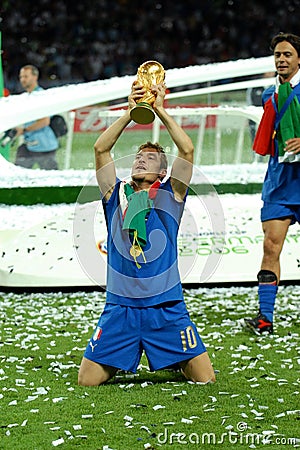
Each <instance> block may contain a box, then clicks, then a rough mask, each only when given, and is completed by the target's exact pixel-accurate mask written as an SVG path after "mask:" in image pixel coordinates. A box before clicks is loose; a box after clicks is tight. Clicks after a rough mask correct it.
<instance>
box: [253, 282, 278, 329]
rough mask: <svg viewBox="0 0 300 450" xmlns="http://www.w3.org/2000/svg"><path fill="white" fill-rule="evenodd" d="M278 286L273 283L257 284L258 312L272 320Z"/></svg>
mask: <svg viewBox="0 0 300 450" xmlns="http://www.w3.org/2000/svg"><path fill="white" fill-rule="evenodd" d="M277 290H278V286H277V285H275V284H259V285H258V299H259V309H260V312H261V313H262V314H263V315H264V316H266V318H267V319H268V320H269V321H270V322H273V313H274V307H275V300H276V294H277Z"/></svg>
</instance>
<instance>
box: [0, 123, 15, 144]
mask: <svg viewBox="0 0 300 450" xmlns="http://www.w3.org/2000/svg"><path fill="white" fill-rule="evenodd" d="M16 134H17V130H16V129H15V128H11V129H10V130H7V131H5V133H4V135H3V137H2V139H1V147H5V146H6V145H7V144H10V143H12V142H13V140H14V138H15V137H16Z"/></svg>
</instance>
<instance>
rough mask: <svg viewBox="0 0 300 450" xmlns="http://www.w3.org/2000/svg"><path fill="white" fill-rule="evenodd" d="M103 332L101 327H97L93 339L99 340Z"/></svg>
mask: <svg viewBox="0 0 300 450" xmlns="http://www.w3.org/2000/svg"><path fill="white" fill-rule="evenodd" d="M101 334H102V328H101V327H97V328H96V330H95V333H94V335H93V341H98V340H99V339H100V337H101Z"/></svg>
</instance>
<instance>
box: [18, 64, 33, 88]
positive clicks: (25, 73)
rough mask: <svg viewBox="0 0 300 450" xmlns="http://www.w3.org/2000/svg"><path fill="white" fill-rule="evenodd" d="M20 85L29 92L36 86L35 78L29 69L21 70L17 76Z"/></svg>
mask: <svg viewBox="0 0 300 450" xmlns="http://www.w3.org/2000/svg"><path fill="white" fill-rule="evenodd" d="M19 80H20V83H21V85H22V87H23V89H25V91H28V92H31V91H32V90H33V89H34V88H35V86H36V84H37V76H36V75H34V74H33V73H32V71H31V69H21V70H20V75H19Z"/></svg>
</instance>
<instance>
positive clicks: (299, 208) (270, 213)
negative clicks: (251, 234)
mask: <svg viewBox="0 0 300 450" xmlns="http://www.w3.org/2000/svg"><path fill="white" fill-rule="evenodd" d="M286 218H290V219H291V225H293V224H294V223H296V222H299V223H300V205H281V204H280V203H269V202H264V204H263V207H262V208H261V212H260V219H261V221H262V222H265V221H266V220H272V219H286Z"/></svg>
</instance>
